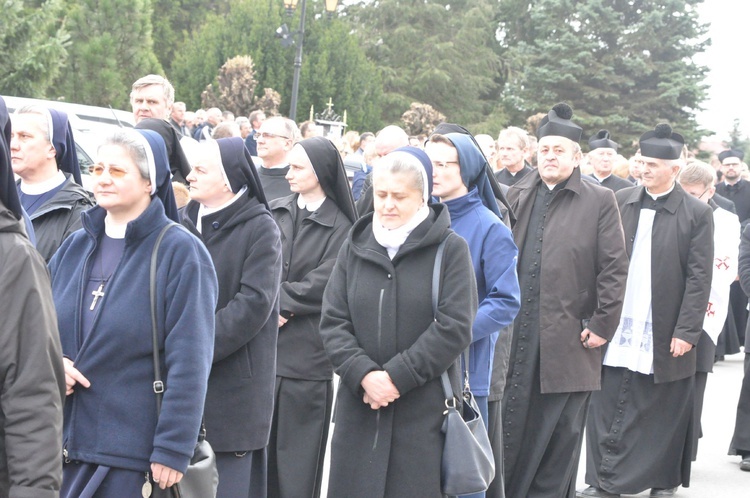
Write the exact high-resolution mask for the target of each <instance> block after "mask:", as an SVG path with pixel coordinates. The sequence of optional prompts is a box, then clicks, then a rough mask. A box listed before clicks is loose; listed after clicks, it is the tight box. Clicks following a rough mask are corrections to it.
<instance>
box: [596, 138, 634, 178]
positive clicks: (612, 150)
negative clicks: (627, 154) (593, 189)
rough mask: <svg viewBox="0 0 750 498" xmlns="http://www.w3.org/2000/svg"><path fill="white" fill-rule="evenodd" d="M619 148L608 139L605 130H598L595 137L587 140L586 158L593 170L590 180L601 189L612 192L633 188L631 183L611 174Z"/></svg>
mask: <svg viewBox="0 0 750 498" xmlns="http://www.w3.org/2000/svg"><path fill="white" fill-rule="evenodd" d="M619 146H620V145H619V144H618V143H616V142H614V141H613V140H611V139H610V138H609V132H608V131H607V130H599V132H598V133H597V134H596V135H592V136H591V138H589V149H590V151H589V154H588V156H587V157H588V161H589V164H590V165H591V167H592V168H594V172H593V173H592V174H591V178H593V179H594V180H596V181H597V182H599V185H601V186H602V187H607V188H608V189H610V190H612V191H613V192H617V191H618V190H622V189H624V188H628V187H632V186H633V183H632V182H629V181H628V180H626V179H625V178H620V177H619V176H617V175H613V174H612V168H613V167H614V165H615V164H614V163H615V159H616V158H617V148H618V147H619Z"/></svg>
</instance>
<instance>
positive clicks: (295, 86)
mask: <svg viewBox="0 0 750 498" xmlns="http://www.w3.org/2000/svg"><path fill="white" fill-rule="evenodd" d="M297 3H298V0H284V7H285V8H286V12H287V14H289V15H290V16H291V15H292V13H294V10H295V9H296V8H297ZM338 3H339V2H338V0H325V9H326V12H328V16H329V17H330V16H331V15H332V14H333V12H334V11H335V10H336V7H337V6H338ZM306 11H307V0H302V7H301V9H300V20H299V31H297V34H298V36H299V39H298V41H297V53H296V55H295V56H294V79H293V80H292V100H291V102H290V104H289V119H291V120H292V121H296V120H297V95H298V94H299V75H300V71H301V70H302V45H303V43H304V41H305V14H306Z"/></svg>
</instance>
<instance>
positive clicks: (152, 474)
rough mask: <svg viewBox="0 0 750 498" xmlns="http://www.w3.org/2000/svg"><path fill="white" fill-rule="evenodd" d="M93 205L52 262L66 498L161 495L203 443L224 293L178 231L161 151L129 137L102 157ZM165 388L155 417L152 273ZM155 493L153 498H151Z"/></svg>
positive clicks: (111, 141)
mask: <svg viewBox="0 0 750 498" xmlns="http://www.w3.org/2000/svg"><path fill="white" fill-rule="evenodd" d="M93 175H94V179H95V183H94V195H95V196H96V200H97V203H98V205H97V206H96V207H94V208H92V209H90V210H89V211H86V212H85V213H84V214H83V230H80V231H78V232H76V233H74V234H73V235H71V236H70V237H69V238H68V239H67V240H66V241H65V242H64V243H63V245H62V246H61V247H60V250H59V251H58V252H57V253H56V254H55V256H54V257H53V258H52V261H50V264H49V270H50V274H51V277H52V293H53V296H54V300H55V306H56V309H57V318H58V323H59V329H60V338H61V342H62V346H63V355H64V359H63V361H64V365H65V381H66V387H67V392H66V394H67V398H66V402H65V411H64V423H63V457H64V464H63V486H62V490H61V496H62V497H69V498H74V497H75V498H79V497H80V498H84V497H108V498H110V497H111V498H120V497H122V498H125V497H127V498H131V497H133V496H149V495H151V496H166V494H165V493H166V491H164V490H165V488H169V487H171V486H173V485H174V484H175V483H177V482H179V481H180V480H181V479H182V476H183V474H184V472H185V470H186V469H187V466H188V462H189V461H190V458H191V457H192V455H193V451H194V448H195V445H196V441H197V438H198V432H199V429H200V425H201V417H202V415H203V403H204V400H205V395H206V384H207V381H208V374H209V370H210V368H211V361H212V358H213V347H214V311H215V306H216V300H217V294H218V285H217V281H216V274H215V272H214V268H213V264H212V262H211V257H210V255H209V254H208V252H207V251H206V249H205V248H204V247H203V244H202V243H201V242H200V241H199V240H198V239H197V238H196V237H194V236H193V235H191V234H190V233H189V232H188V231H187V230H185V229H184V228H183V227H181V226H179V225H176V223H175V222H177V221H178V217H177V210H176V208H175V205H174V199H173V197H172V187H171V182H170V175H169V164H168V161H167V153H166V149H165V146H164V141H163V140H162V138H161V137H160V136H159V135H158V134H157V133H155V132H153V131H150V130H138V131H135V130H122V131H118V132H116V133H114V134H113V135H111V136H110V137H108V138H107V139H105V141H104V143H103V144H102V145H101V146H100V147H99V150H98V157H97V163H96V164H95V165H94V167H93ZM170 223H172V224H175V225H176V226H173V227H171V228H170V229H169V230H167V231H166V233H165V235H164V238H163V240H162V242H161V246H160V247H159V251H158V259H157V271H156V292H155V299H156V322H157V332H158V348H159V354H160V363H161V370H162V379H163V381H164V384H165V390H164V394H163V401H162V406H161V411H160V412H159V414H158V415H157V408H156V395H155V394H154V389H153V383H154V365H153V356H152V354H153V343H152V326H151V314H150V295H149V294H150V293H149V281H150V279H149V271H150V260H151V254H152V250H153V248H154V245H155V242H156V238H157V237H158V235H159V233H160V232H161V230H162V228H163V227H164V226H165V225H168V224H170ZM152 491H153V494H151V493H152Z"/></svg>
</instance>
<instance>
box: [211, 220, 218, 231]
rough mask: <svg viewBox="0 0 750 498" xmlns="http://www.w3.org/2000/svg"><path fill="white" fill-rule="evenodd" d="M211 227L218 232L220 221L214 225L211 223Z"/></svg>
mask: <svg viewBox="0 0 750 498" xmlns="http://www.w3.org/2000/svg"><path fill="white" fill-rule="evenodd" d="M211 226H212V227H214V230H218V229H219V222H218V221H214V222H213V223H211Z"/></svg>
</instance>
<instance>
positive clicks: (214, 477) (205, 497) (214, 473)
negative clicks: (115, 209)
mask: <svg viewBox="0 0 750 498" xmlns="http://www.w3.org/2000/svg"><path fill="white" fill-rule="evenodd" d="M173 226H179V225H177V224H176V223H170V224H169V225H167V226H165V227H164V228H163V229H162V230H161V232H160V233H159V236H158V237H157V239H156V243H155V244H154V250H153V252H152V253H151V270H150V278H149V279H150V284H149V293H150V298H151V330H152V339H153V346H154V347H153V351H154V393H156V413H157V415H158V414H159V413H160V412H161V399H162V396H163V395H164V382H162V380H161V366H160V364H159V335H158V332H157V326H156V258H157V255H158V253H159V245H161V241H162V239H163V238H164V235H165V234H166V233H167V230H169V229H170V228H171V227H173ZM218 485H219V472H218V470H217V469H216V455H215V454H214V451H213V449H212V448H211V445H210V444H209V443H208V441H206V428H205V426H204V425H203V423H201V430H200V433H199V434H198V442H197V444H196V445H195V451H194V452H193V458H191V459H190V464H188V468H187V471H186V472H185V475H184V476H182V480H180V482H179V483H177V484H175V485H173V486H172V487H171V488H168V489H169V490H171V491H172V495H173V496H174V498H215V497H216V488H217V486H218Z"/></svg>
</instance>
